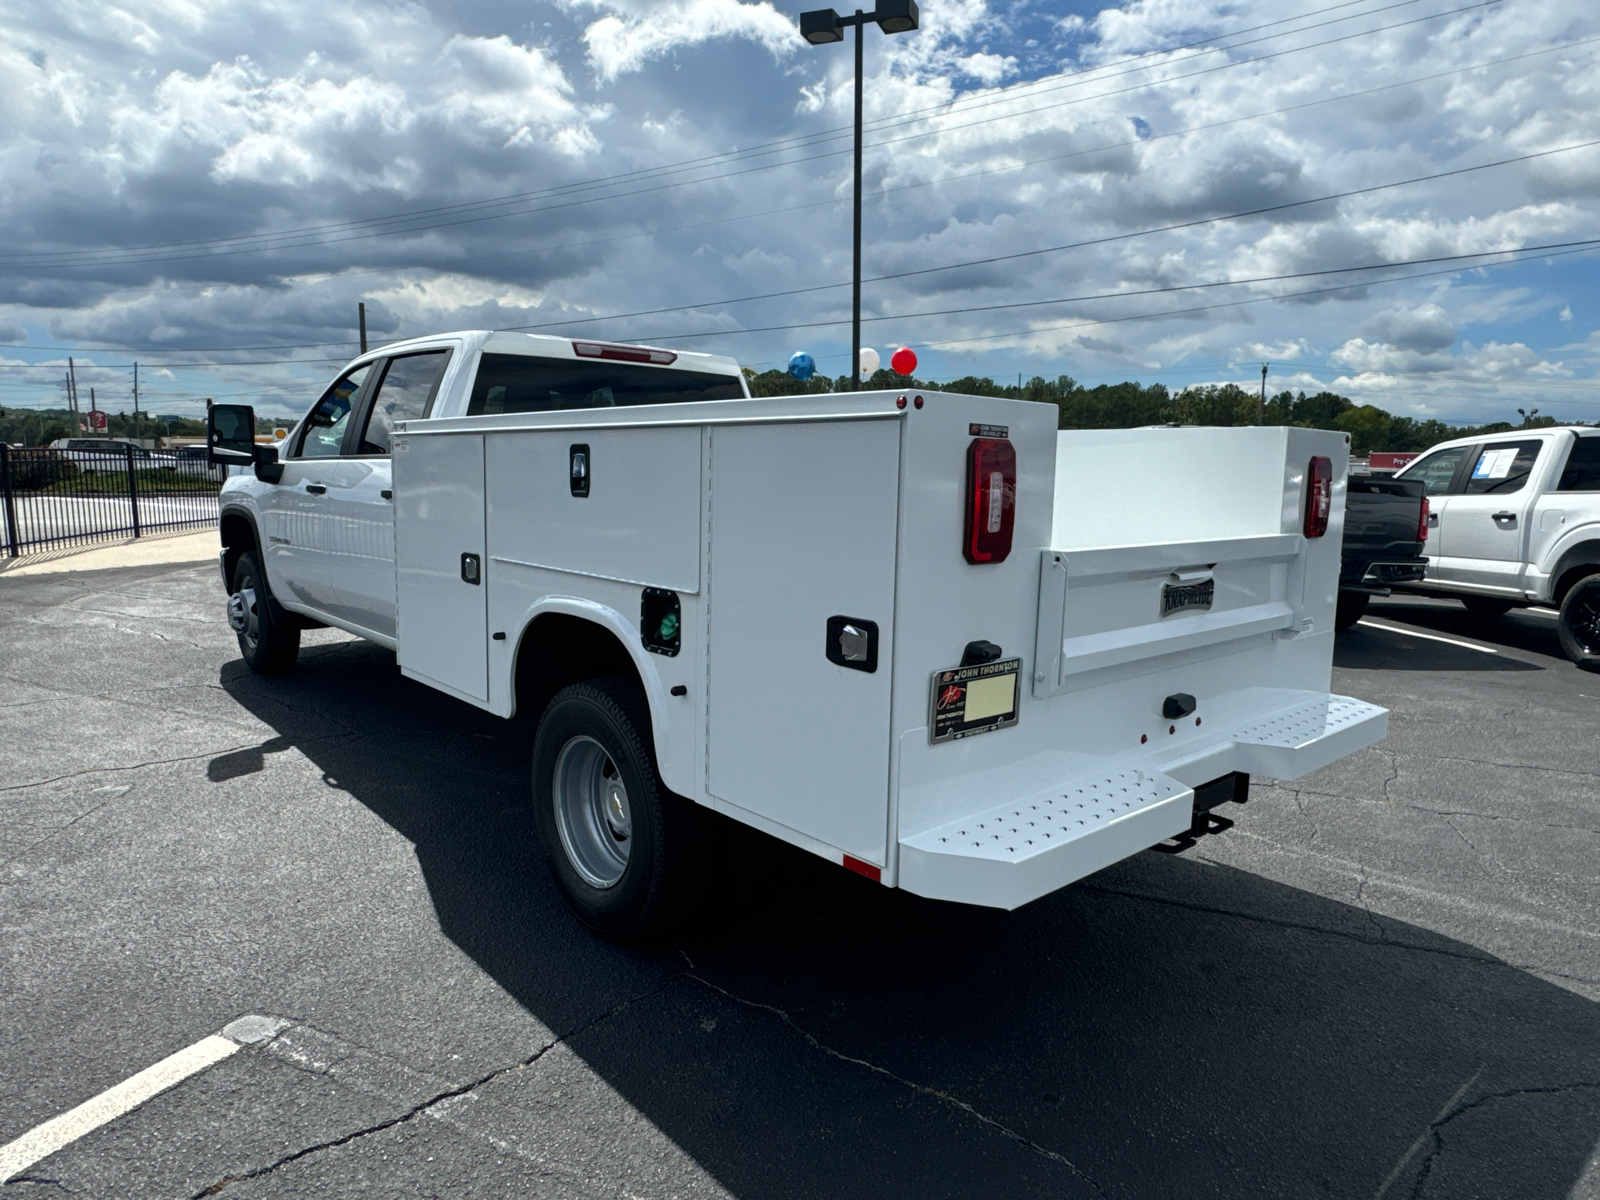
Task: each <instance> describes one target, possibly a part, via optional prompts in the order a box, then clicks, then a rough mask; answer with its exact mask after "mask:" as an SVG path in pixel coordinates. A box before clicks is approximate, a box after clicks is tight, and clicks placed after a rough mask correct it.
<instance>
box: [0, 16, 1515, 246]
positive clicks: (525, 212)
mask: <svg viewBox="0 0 1600 1200" xmlns="http://www.w3.org/2000/svg"><path fill="white" fill-rule="evenodd" d="M1501 2H1502V0H1478V2H1477V3H1473V4H1468V5H1465V6H1463V7H1461V8H1456V9H1450V10H1448V11H1445V12H1441V13H1433V14H1430V15H1428V16H1423V17H1416V18H1413V19H1412V20H1408V21H1401V22H1397V23H1395V24H1393V25H1385V26H1380V27H1378V28H1376V29H1370V30H1364V31H1360V32H1357V33H1352V34H1346V35H1344V36H1342V37H1337V38H1330V39H1327V40H1325V41H1322V42H1314V43H1311V44H1310V45H1306V46H1299V47H1294V48H1292V49H1288V50H1282V51H1276V52H1274V53H1271V54H1264V55H1258V56H1256V57H1255V58H1248V59H1239V60H1236V61H1233V62H1229V63H1224V64H1221V65H1220V66H1216V67H1208V68H1205V69H1203V70H1200V71H1192V72H1189V73H1188V74H1185V75H1177V76H1172V77H1169V78H1166V79H1162V80H1158V81H1155V82H1152V83H1146V84H1139V85H1134V86H1131V87H1128V88H1123V89H1119V90H1117V91H1113V92H1107V93H1100V94H1097V95H1093V96H1086V97H1079V98H1076V99H1072V100H1064V101H1058V102H1055V103H1053V104H1048V105H1041V106H1039V107H1037V108H1034V109H1028V110H1025V111H1023V112H1018V113H1005V114H1001V115H998V116H994V117H987V118H983V119H980V120H977V121H971V122H967V123H966V124H964V125H958V126H953V127H951V128H950V129H936V130H930V131H927V132H924V133H919V134H908V135H906V136H905V137H901V138H892V139H888V140H887V141H881V142H878V143H876V144H875V145H874V147H873V148H874V149H882V148H883V147H884V146H886V145H894V144H897V143H899V142H904V141H910V140H915V139H918V138H925V137H934V136H938V135H939V134H942V133H948V132H951V131H952V130H954V129H968V128H972V127H974V126H977V125H986V124H991V123H993V122H995V121H1002V120H1015V119H1016V118H1018V117H1022V116H1029V115H1032V114H1033V113H1036V112H1043V111H1046V110H1047V109H1051V108H1061V107H1066V106H1069V105H1073V104H1080V103H1087V102H1088V101H1091V100H1103V99H1108V98H1110V97H1111V96H1116V95H1122V94H1125V93H1127V92H1131V91H1143V90H1146V89H1148V88H1152V87H1161V86H1166V85H1168V84H1172V83H1177V82H1181V81H1182V80H1185V79H1193V78H1196V77H1198V76H1201V75H1209V74H1213V73H1215V72H1217V71H1224V70H1232V69H1234V68H1235V67H1242V66H1249V65H1251V64H1259V63H1262V62H1266V61H1268V60H1270V59H1274V58H1279V57H1282V56H1284V55H1288V54H1298V53H1302V52H1303V51H1306V50H1314V49H1318V48H1320V47H1323V46H1330V45H1334V44H1336V43H1339V42H1346V41H1350V40H1352V39H1355V38H1361V37H1370V36H1372V35H1374V34H1378V33H1385V32H1389V31H1391V30H1394V29H1400V28H1404V27H1406V26H1409V25H1415V24H1419V23H1422V22H1426V21H1434V20H1439V19H1441V18H1443V17H1450V16H1457V15H1459V14H1461V13H1464V12H1471V11H1474V10H1477V9H1482V8H1488V7H1491V6H1493V5H1495V4H1499V3H1501ZM905 123H915V122H905ZM848 153H850V151H848V150H837V151H829V152H827V153H824V154H818V155H809V156H806V157H804V158H801V159H798V160H791V161H785V162H779V163H767V164H764V165H762V166H757V167H748V168H745V169H743V170H738V171H727V172H723V173H721V174H717V175H708V176H705V177H703V178H700V179H694V180H680V181H678V182H675V183H667V184H661V185H659V186H656V187H647V188H638V189H635V190H633V191H627V192H618V193H615V194H613V195H609V196H591V197H587V198H584V199H579V200H572V201H567V202H565V203H561V204H547V205H540V206H537V207H533V208H526V209H521V210H519V211H516V212H504V213H490V214H480V215H473V216H465V217H460V218H459V219H454V220H446V221H433V222H428V223H423V224H416V225H412V226H408V227H406V228H403V229H378V230H372V229H369V228H366V227H362V228H363V230H364V231H363V232H353V233H351V234H350V236H346V237H332V238H316V237H309V238H308V237H307V236H306V235H305V234H302V233H299V232H287V233H274V234H259V235H248V236H250V237H254V238H257V239H261V240H262V241H263V243H265V242H266V241H269V240H271V239H290V240H281V241H276V242H273V243H272V244H259V245H251V246H241V247H238V248H234V249H220V250H217V251H215V252H208V253H200V254H162V255H145V254H143V253H142V252H139V251H136V250H120V249H114V248H113V249H106V250H98V251H82V252H70V251H59V252H50V251H42V252H40V255H41V256H51V259H50V261H34V262H26V261H23V260H22V259H20V258H18V257H16V256H13V257H12V258H10V259H5V260H0V266H17V267H23V266H31V267H35V268H53V269H71V268H75V267H86V266H130V265H138V264H141V263H146V262H183V261H189V260H192V259H209V258H225V257H233V256H236V255H240V254H256V253H268V252H272V251H277V250H292V249H302V248H305V247H308V246H318V247H321V246H327V245H334V244H338V243H342V242H354V241H366V240H370V239H372V238H378V237H389V236H394V235H398V234H408V233H422V232H427V231H430V230H434V229H444V228H452V227H456V226H461V225H471V224H481V223H483V222H487V221H498V220H505V219H507V218H510V217H517V216H529V215H534V214H538V213H548V212H554V211H558V210H561V209H565V208H575V207H581V206H583V205H587V204H593V203H597V202H600V201H603V200H618V199H626V198H629V197H632V196H641V195H648V194H653V193H656V192H661V191H670V190H672V189H675V188H679V187H686V186H691V185H694V184H700V183H710V182H715V181H717V180H721V179H731V178H736V177H739V176H743V175H750V174H755V173H758V172H761V171H769V170H773V169H775V168H778V167H782V166H787V165H793V162H795V161H798V162H806V161H814V160H816V159H820V158H831V157H837V156H839V155H843V154H848ZM239 240H241V239H229V240H226V241H218V242H205V243H195V245H196V246H199V245H230V244H232V243H234V242H237V241H239ZM119 256H120V257H119Z"/></svg>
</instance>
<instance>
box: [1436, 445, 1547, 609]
mask: <svg viewBox="0 0 1600 1200" xmlns="http://www.w3.org/2000/svg"><path fill="white" fill-rule="evenodd" d="M1546 445H1548V443H1547V442H1546V441H1544V440H1543V439H1540V438H1525V439H1512V438H1501V439H1496V440H1493V441H1488V442H1483V443H1481V444H1479V445H1476V446H1473V447H1472V448H1471V449H1470V451H1469V453H1468V455H1467V458H1466V462H1465V469H1464V470H1463V471H1462V472H1461V473H1460V474H1459V475H1458V476H1457V478H1456V486H1455V489H1454V490H1453V493H1452V494H1451V496H1450V498H1449V504H1448V506H1447V508H1446V512H1445V515H1444V517H1443V518H1442V520H1441V526H1442V533H1443V537H1442V539H1441V540H1442V543H1443V544H1442V546H1441V549H1440V559H1439V567H1440V572H1439V577H1440V579H1441V580H1443V581H1444V582H1447V583H1458V584H1465V585H1468V586H1470V587H1471V588H1472V589H1473V590H1474V591H1488V592H1495V593H1500V594H1504V595H1507V596H1515V595H1520V594H1521V592H1522V575H1523V563H1524V562H1525V561H1526V557H1527V554H1526V552H1527V544H1528V537H1527V534H1528V520H1527V518H1528V513H1529V511H1530V510H1531V509H1532V507H1533V501H1534V499H1535V498H1536V497H1537V495H1538V488H1537V487H1536V486H1531V480H1532V479H1533V477H1534V472H1535V470H1536V469H1537V468H1538V467H1539V466H1540V462H1541V452H1542V451H1544V448H1545V446H1546Z"/></svg>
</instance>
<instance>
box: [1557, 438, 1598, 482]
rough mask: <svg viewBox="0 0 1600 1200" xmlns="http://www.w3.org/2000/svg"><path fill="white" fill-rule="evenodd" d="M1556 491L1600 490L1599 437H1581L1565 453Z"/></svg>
mask: <svg viewBox="0 0 1600 1200" xmlns="http://www.w3.org/2000/svg"><path fill="white" fill-rule="evenodd" d="M1556 491H1558V492H1600V437H1581V438H1579V439H1578V440H1577V441H1576V442H1574V443H1573V445H1572V453H1570V454H1568V455H1567V465H1566V468H1565V469H1564V470H1563V471H1562V472H1561V482H1560V483H1559V484H1557V485H1556Z"/></svg>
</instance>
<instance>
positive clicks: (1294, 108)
mask: <svg viewBox="0 0 1600 1200" xmlns="http://www.w3.org/2000/svg"><path fill="white" fill-rule="evenodd" d="M1597 41H1600V37H1593V38H1584V39H1581V40H1578V41H1574V42H1564V43H1561V44H1559V45H1556V46H1547V47H1545V48H1543V49H1540V50H1532V51H1528V52H1526V53H1523V54H1516V55H1510V56H1508V57H1505V58H1499V59H1488V60H1485V61H1484V62H1479V63H1471V64H1469V65H1467V66H1463V67H1456V68H1453V69H1451V70H1449V71H1438V72H1435V73H1433V74H1429V75H1422V76H1418V77H1416V78H1414V79H1406V80H1400V81H1398V82H1396V83H1386V84H1380V85H1377V86H1375V87H1371V88H1364V89H1362V90H1360V91H1355V92H1344V93H1341V94H1339V95H1337V96H1324V97H1322V98H1320V99H1317V100H1308V101H1304V102H1302V103H1300V104H1290V105H1285V106H1283V107H1281V108H1275V109H1270V110H1268V111H1265V112H1260V113H1251V114H1247V115H1245V116H1242V117H1230V118H1227V119H1225V120H1221V121H1211V122H1207V123H1205V124H1201V125H1193V126H1188V127H1186V128H1184V129H1177V130H1172V131H1169V132H1167V133H1162V134H1155V135H1153V136H1151V137H1148V138H1133V139H1130V140H1127V141H1122V142H1110V143H1104V144H1102V145H1099V146H1092V147H1088V148H1085V149H1081V150H1073V151H1069V152H1067V153H1065V154H1053V155H1049V156H1047V157H1045V158H1037V159H1030V160H1028V161H1025V162H1021V163H1007V164H1005V165H1003V166H998V167H985V168H982V169H980V170H976V171H969V172H965V173H962V174H959V175H950V176H945V177H943V178H940V179H929V180H922V181H920V182H917V183H908V184H902V185H900V186H898V187H893V188H884V189H882V190H881V191H879V192H877V193H875V195H877V196H889V195H894V194H897V193H900V192H906V191H912V190H915V189H918V188H924V187H932V186H937V185H940V184H946V183H958V182H961V181H963V180H968V179H975V178H980V177H982V176H986V175H994V174H1000V173H1004V172H1007V171H1015V170H1023V169H1026V168H1028V167H1033V166H1040V165H1043V164H1046V163H1052V162H1060V161H1063V160H1065V159H1071V158H1079V157H1083V156H1085V155H1090V154H1100V153H1104V152H1106V151H1108V150H1117V149H1123V148H1126V147H1130V146H1140V145H1149V144H1151V143H1154V142H1159V141H1165V140H1168V139H1171V138H1179V137H1186V136H1188V135H1189V134H1191V133H1199V132H1204V131H1207V130H1211V129H1218V128H1223V127H1226V126H1229V125H1237V124H1241V123H1243V122H1247V121H1257V120H1262V119H1264V118H1267V117H1274V116H1281V115H1283V114H1285V113H1291V112H1298V111H1300V110H1303V109H1307V108H1315V107H1319V106H1321V105H1325V104H1334V103H1338V102H1340V101H1344V100H1355V99H1360V98H1362V97H1365V96H1371V95H1374V94H1377V93H1380V92H1386V91H1392V90H1394V89H1396V88H1402V87H1411V86H1414V85H1416V84H1419V83H1428V82H1432V81H1434V80H1437V79H1444V78H1448V77H1450V76H1452V75H1460V74H1464V73H1466V72H1468V71H1477V70H1483V69H1486V68H1489V67H1496V66H1504V65H1506V64H1508V63H1514V62H1521V61H1523V60H1525V59H1529V58H1537V57H1540V56H1542V55H1546V54H1554V53H1557V52H1559V51H1562V50H1570V49H1575V48H1577V47H1581V46H1586V45H1590V44H1592V43H1594V42H1597ZM842 203H847V201H846V200H840V199H836V198H829V199H827V200H818V201H813V202H811V203H807V204H798V205H790V206H788V207H785V208H777V209H768V210H764V211H762V212H756V213H745V214H741V215H739V216H736V217H722V218H718V219H716V220H712V221H699V222H694V223H692V224H689V225H679V226H668V227H663V228H658V229H653V230H643V231H640V232H637V233H631V234H622V235H618V236H615V237H609V238H592V239H589V240H586V241H582V242H565V243H551V244H549V245H546V246H539V247H535V248H534V249H531V250H526V251H517V252H514V253H512V254H502V255H481V256H475V257H472V258H466V259H459V260H456V261H454V262H452V263H450V264H447V265H448V267H451V268H455V267H460V266H462V265H464V264H466V263H470V262H478V261H488V260H495V261H500V260H504V259H506V258H518V257H523V256H525V255H529V254H542V253H544V252H545V251H547V250H563V249H577V248H582V247H585V246H594V245H605V244H609V243H613V242H619V241H628V240H632V239H635V238H640V237H654V236H656V235H658V234H661V233H679V232H685V231H688V230H695V229H703V228H707V227H710V226H715V225H724V224H728V223H731V222H733V221H746V220H754V219H756V218H759V217H768V216H780V215H783V214H787V213H793V212H801V211H804V210H806V209H810V208H817V207H821V206H823V205H833V204H842ZM407 269H425V270H442V269H445V268H444V267H439V266H419V267H416V268H406V267H400V268H383V269H379V270H373V271H361V272H348V273H345V274H343V275H341V276H340V278H352V277H359V276H364V275H383V274H391V273H393V272H394V271H395V270H407ZM213 286H214V285H213V284H201V285H196V287H195V288H193V289H167V290H205V289H207V288H211V287H213ZM838 286H843V285H838ZM118 290H119V291H121V290H126V291H138V292H147V291H148V290H149V289H148V288H133V289H118ZM734 302H737V301H710V302H708V303H707V304H705V305H696V306H693V307H712V306H714V305H716V304H719V303H734ZM660 311H672V310H647V311H646V312H641V313H635V314H615V315H612V316H602V317H588V318H574V319H573V320H572V321H566V322H551V325H552V326H554V325H561V324H572V323H576V322H579V321H599V320H613V319H620V317H622V316H628V315H650V314H653V313H655V312H660ZM541 327H542V326H519V327H517V328H522V329H528V328H541ZM89 344H91V345H93V346H95V347H98V348H102V349H113V350H136V351H138V352H141V353H143V352H151V353H162V352H163V350H162V349H159V348H156V349H152V348H150V347H148V346H138V347H132V346H128V345H126V344H113V343H106V342H94V343H89ZM356 344H357V343H356V342H355V341H353V340H351V341H339V342H299V343H273V344H270V345H260V346H208V347H184V348H181V352H182V353H192V354H224V353H238V352H244V351H252V350H320V349H325V348H330V347H339V346H355V345H356ZM0 348H7V349H29V350H60V351H63V352H65V351H71V350H76V349H81V348H82V345H81V344H80V345H74V346H41V345H36V344H32V343H26V342H3V343H0ZM164 352H166V353H174V352H180V348H177V347H168V348H165V351H164Z"/></svg>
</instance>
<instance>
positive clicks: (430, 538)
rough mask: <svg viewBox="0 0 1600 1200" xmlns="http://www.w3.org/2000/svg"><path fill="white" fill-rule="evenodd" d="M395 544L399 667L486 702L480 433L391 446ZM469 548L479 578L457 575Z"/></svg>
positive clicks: (486, 564) (408, 440) (485, 563)
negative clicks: (474, 580)
mask: <svg viewBox="0 0 1600 1200" xmlns="http://www.w3.org/2000/svg"><path fill="white" fill-rule="evenodd" d="M394 499H395V522H394V534H395V536H394V550H395V575H396V583H397V592H398V596H397V600H398V603H397V606H396V607H397V614H396V616H397V621H396V623H397V625H398V634H399V637H398V641H399V659H400V667H401V669H402V670H404V671H405V672H406V674H408V675H414V676H416V677H417V678H419V679H424V680H427V681H428V682H431V683H436V684H441V685H443V686H444V688H445V690H447V691H450V692H454V693H456V694H458V695H460V696H461V697H462V698H463V699H469V700H474V701H476V702H478V703H480V704H487V703H488V701H489V649H488V646H489V625H488V606H487V604H486V601H485V596H486V594H487V592H488V584H487V576H488V573H489V562H488V557H487V555H485V554H484V544H483V438H482V436H481V435H478V434H461V435H454V436H449V437H410V438H405V439H403V440H401V441H400V442H398V443H397V445H396V446H395V455H394ZM463 554H476V555H477V556H478V561H479V563H481V564H482V566H481V568H480V578H481V579H482V580H483V582H481V583H478V584H470V583H466V582H463V580H462V578H461V556H462V555H463Z"/></svg>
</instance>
